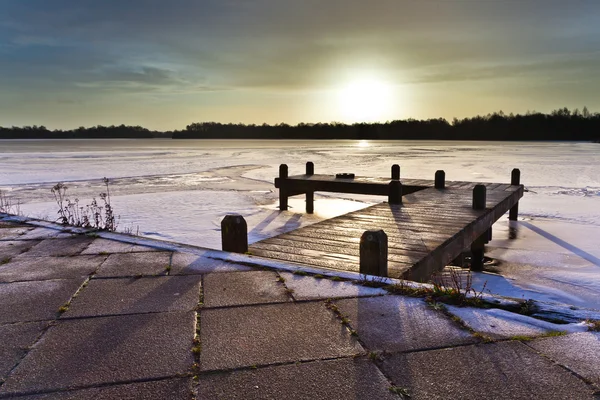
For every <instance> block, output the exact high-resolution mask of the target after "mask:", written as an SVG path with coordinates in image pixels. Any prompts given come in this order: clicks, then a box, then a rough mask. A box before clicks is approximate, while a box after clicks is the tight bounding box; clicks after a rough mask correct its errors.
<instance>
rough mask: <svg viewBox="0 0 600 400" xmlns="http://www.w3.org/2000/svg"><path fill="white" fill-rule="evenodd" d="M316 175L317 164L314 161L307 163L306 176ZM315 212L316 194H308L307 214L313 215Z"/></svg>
mask: <svg viewBox="0 0 600 400" xmlns="http://www.w3.org/2000/svg"><path fill="white" fill-rule="evenodd" d="M314 174H315V164H314V163H313V162H312V161H309V162H307V163H306V175H309V176H312V175H314ZM314 212H315V192H306V213H307V214H312V213H314Z"/></svg>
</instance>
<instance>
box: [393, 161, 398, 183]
mask: <svg viewBox="0 0 600 400" xmlns="http://www.w3.org/2000/svg"><path fill="white" fill-rule="evenodd" d="M392 180H394V181H399V180H400V166H399V165H398V164H394V165H392Z"/></svg>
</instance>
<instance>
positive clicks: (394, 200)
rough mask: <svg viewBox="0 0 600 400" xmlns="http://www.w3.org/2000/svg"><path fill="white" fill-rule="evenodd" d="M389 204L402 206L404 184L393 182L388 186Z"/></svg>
mask: <svg viewBox="0 0 600 400" xmlns="http://www.w3.org/2000/svg"><path fill="white" fill-rule="evenodd" d="M388 203H390V204H402V184H401V183H400V181H391V182H390V184H389V186H388Z"/></svg>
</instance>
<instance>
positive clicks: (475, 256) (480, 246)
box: [471, 231, 488, 271]
mask: <svg viewBox="0 0 600 400" xmlns="http://www.w3.org/2000/svg"><path fill="white" fill-rule="evenodd" d="M487 238H488V233H487V231H486V232H485V233H484V234H483V235H481V236H479V237H478V238H477V239H475V241H474V242H473V243H472V244H471V271H482V270H483V255H484V252H485V242H486V240H487Z"/></svg>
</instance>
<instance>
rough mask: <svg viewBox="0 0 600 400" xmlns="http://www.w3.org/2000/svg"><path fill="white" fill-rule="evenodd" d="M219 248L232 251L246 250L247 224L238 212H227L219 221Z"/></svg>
mask: <svg viewBox="0 0 600 400" xmlns="http://www.w3.org/2000/svg"><path fill="white" fill-rule="evenodd" d="M221 248H222V249H223V251H230V252H232V253H242V254H243V253H246V252H248V225H247V224H246V220H245V219H244V217H242V216H241V215H239V214H227V215H226V216H225V218H223V220H222V221H221Z"/></svg>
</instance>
